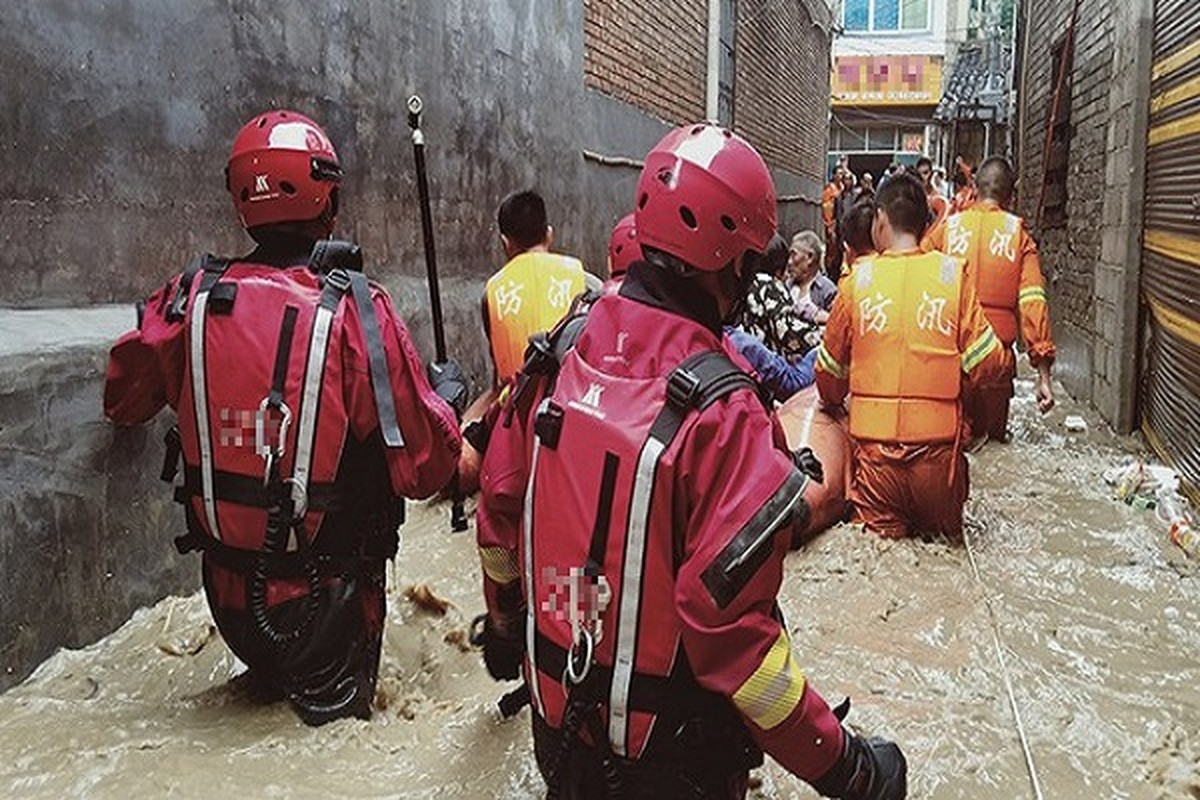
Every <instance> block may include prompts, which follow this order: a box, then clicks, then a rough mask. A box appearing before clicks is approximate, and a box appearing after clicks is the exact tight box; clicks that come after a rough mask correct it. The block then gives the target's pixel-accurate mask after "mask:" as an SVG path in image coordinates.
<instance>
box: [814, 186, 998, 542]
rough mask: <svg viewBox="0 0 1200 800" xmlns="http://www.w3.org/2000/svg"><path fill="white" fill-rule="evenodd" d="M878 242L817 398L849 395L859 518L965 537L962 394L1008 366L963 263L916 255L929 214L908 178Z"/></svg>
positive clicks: (890, 202) (846, 303) (904, 530)
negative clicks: (963, 533) (878, 248)
mask: <svg viewBox="0 0 1200 800" xmlns="http://www.w3.org/2000/svg"><path fill="white" fill-rule="evenodd" d="M876 206H877V211H876V218H875V225H874V231H873V234H874V235H873V239H874V241H875V243H876V244H877V245H878V246H879V247H880V249H881V250H882V251H883V252H882V253H880V254H879V255H877V256H872V257H869V258H865V259H860V260H859V261H857V262H856V263H855V265H854V267H853V269H852V271H851V273H850V275H849V276H848V277H847V278H845V279H844V280H843V282H842V286H841V289H840V290H839V292H838V296H837V300H836V301H834V304H833V310H832V311H831V312H830V316H829V323H828V325H827V326H826V328H825V339H824V341H823V342H822V343H821V345H820V347H819V348H818V349H817V369H816V373H817V376H816V380H817V389H818V391H819V392H820V393H821V399H822V401H823V402H824V403H826V404H828V405H838V404H840V403H841V402H842V401H843V400H844V399H845V398H846V395H847V393H848V392H849V394H850V401H849V412H850V436H851V439H852V441H853V468H852V480H851V487H850V500H851V502H853V503H854V506H855V514H856V519H858V520H859V521H860V522H863V523H864V524H865V526H866V527H867V528H868V529H869V530H872V531H874V532H876V533H878V534H879V535H881V536H884V537H888V538H900V537H904V536H908V535H911V534H913V533H926V534H933V533H939V534H944V535H947V536H951V537H956V538H957V537H960V536H961V535H962V508H963V503H964V502H965V501H966V499H967V491H968V488H969V487H968V482H967V462H966V459H965V458H964V457H963V455H962V448H961V443H962V438H961V437H962V427H963V411H962V398H963V390H964V386H971V387H973V386H976V385H979V384H982V383H985V382H988V381H991V380H995V379H996V378H997V377H999V376H1000V375H1001V374H1003V372H1004V370H1005V369H1006V368H1007V357H1006V353H1005V351H1004V349H1003V348H1002V347H1001V345H1000V340H999V338H997V336H996V334H995V332H994V331H993V330H992V326H991V325H989V324H988V321H987V318H986V317H985V316H984V314H983V309H982V308H981V307H980V305H979V300H978V298H977V297H976V294H975V287H974V285H973V284H972V283H971V282H970V281H969V280H966V279H965V278H964V274H963V266H962V262H960V261H958V260H957V259H954V258H951V257H950V256H947V255H944V254H942V253H938V252H931V253H922V252H921V250H920V248H919V247H918V241H919V239H920V236H921V233H922V232H923V231H924V229H925V224H926V222H927V221H928V213H929V206H928V201H927V200H926V198H925V190H924V188H923V187H922V186H921V183H920V181H918V180H917V179H915V178H913V177H911V176H909V175H901V176H898V177H895V178H892V179H891V180H889V181H888V182H887V183H886V184H885V185H884V187H883V188H882V189H880V190H879V193H878V195H877V196H876Z"/></svg>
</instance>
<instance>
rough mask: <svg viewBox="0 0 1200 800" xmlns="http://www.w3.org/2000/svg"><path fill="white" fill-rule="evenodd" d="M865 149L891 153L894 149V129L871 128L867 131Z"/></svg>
mask: <svg viewBox="0 0 1200 800" xmlns="http://www.w3.org/2000/svg"><path fill="white" fill-rule="evenodd" d="M867 149H868V150H875V151H883V152H888V153H890V152H893V151H894V150H895V149H896V129H895V128H893V127H883V128H881V127H876V126H872V127H871V128H869V129H868V130H867Z"/></svg>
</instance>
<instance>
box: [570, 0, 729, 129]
mask: <svg viewBox="0 0 1200 800" xmlns="http://www.w3.org/2000/svg"><path fill="white" fill-rule="evenodd" d="M583 7H584V12H583V35H584V51H583V76H584V83H585V85H586V86H588V87H590V88H593V89H597V90H598V91H601V92H604V93H605V94H607V95H611V96H613V97H616V98H617V99H618V100H624V101H625V102H627V103H630V104H632V105H635V106H637V107H638V108H641V109H642V110H644V111H647V112H649V113H651V114H654V115H655V116H657V117H661V118H662V119H664V120H666V121H668V122H672V123H675V124H683V123H685V122H694V121H695V120H698V119H703V118H704V87H705V74H706V66H707V63H708V62H707V56H706V51H705V48H706V44H707V39H706V36H707V28H708V3H707V2H706V0H660V2H646V0H584V3H583Z"/></svg>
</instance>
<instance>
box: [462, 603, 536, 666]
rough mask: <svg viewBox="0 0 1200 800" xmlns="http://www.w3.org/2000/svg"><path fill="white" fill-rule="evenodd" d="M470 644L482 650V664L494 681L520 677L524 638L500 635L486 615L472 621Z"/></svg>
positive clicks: (523, 654)
mask: <svg viewBox="0 0 1200 800" xmlns="http://www.w3.org/2000/svg"><path fill="white" fill-rule="evenodd" d="M481 626H482V627H481ZM471 644H473V645H476V646H478V647H482V648H483V664H484V666H486V667H487V671H488V675H491V676H492V678H494V679H495V680H498V681H512V680H516V679H517V678H519V677H520V676H521V661H522V659H524V657H525V638H524V637H522V636H520V635H518V636H516V637H510V636H502V635H500V633H499V632H498V631H497V630H496V628H495V626H494V625H492V618H491V617H490V616H489V615H488V614H480V615H479V616H478V617H476V618H475V619H474V621H472V623H471Z"/></svg>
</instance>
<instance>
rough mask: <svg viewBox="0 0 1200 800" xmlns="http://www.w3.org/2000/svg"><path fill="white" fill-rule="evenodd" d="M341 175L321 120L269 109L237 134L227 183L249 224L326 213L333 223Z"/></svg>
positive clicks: (297, 219)
mask: <svg viewBox="0 0 1200 800" xmlns="http://www.w3.org/2000/svg"><path fill="white" fill-rule="evenodd" d="M341 180H342V168H341V166H339V164H338V157H337V153H336V152H335V151H334V149H333V143H332V142H330V141H329V137H328V136H326V135H325V131H323V130H321V128H320V127H319V126H318V125H317V123H315V122H313V121H312V120H311V119H309V118H308V117H306V116H304V115H303V114H297V113H296V112H295V111H268V112H266V113H265V114H259V115H258V116H257V117H255V118H254V119H252V120H250V121H249V122H247V123H246V124H245V126H243V127H242V129H241V131H239V132H238V135H237V138H236V139H234V140H233V150H232V152H230V154H229V166H228V167H226V169H225V185H226V187H227V188H228V189H229V193H230V194H232V195H233V205H234V207H235V208H237V212H238V216H240V217H241V218H242V225H243V226H245V227H246V228H256V227H258V226H259V225H270V224H272V223H275V222H305V221H307V220H313V219H317V218H318V217H320V216H321V215H322V214H325V213H328V214H329V218H330V219H329V222H330V225H331V227H332V221H333V220H332V218H333V214H334V212H335V211H336V208H334V207H333V206H331V197H332V195H333V192H334V190H335V189H336V188H337V185H338V183H339V182H341ZM326 209H328V212H327V211H326Z"/></svg>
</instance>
